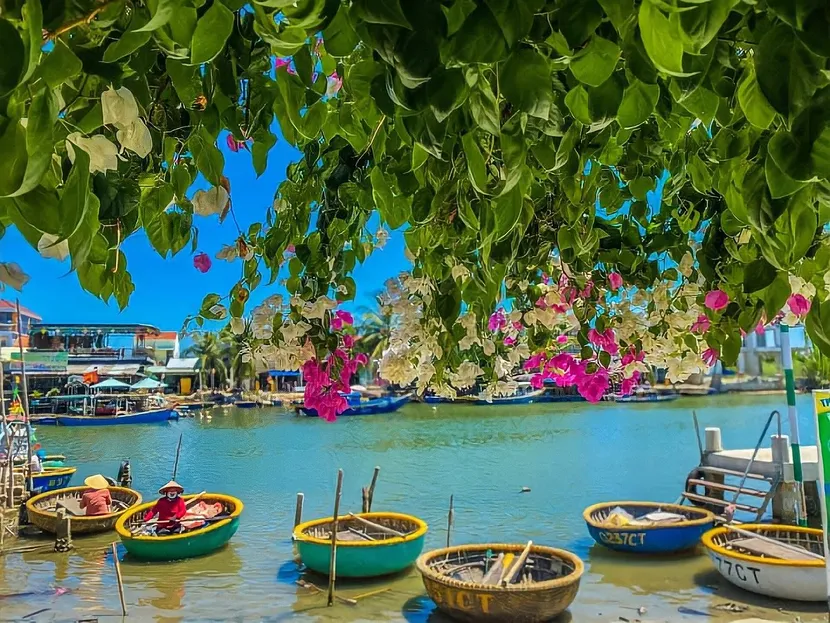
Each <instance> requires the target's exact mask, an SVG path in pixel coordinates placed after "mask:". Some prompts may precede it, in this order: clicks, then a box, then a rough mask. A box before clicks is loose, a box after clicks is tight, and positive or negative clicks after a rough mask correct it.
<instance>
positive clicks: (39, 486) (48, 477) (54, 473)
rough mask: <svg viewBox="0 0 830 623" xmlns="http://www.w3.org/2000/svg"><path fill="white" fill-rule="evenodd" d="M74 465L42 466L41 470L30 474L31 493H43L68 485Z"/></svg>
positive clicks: (73, 471)
mask: <svg viewBox="0 0 830 623" xmlns="http://www.w3.org/2000/svg"><path fill="white" fill-rule="evenodd" d="M75 471H76V468H74V467H44V468H43V471H42V472H38V473H36V474H32V493H45V492H46V491H55V490H56V489H65V488H66V487H68V486H69V482H70V481H71V480H72V476H73V475H74V474H75Z"/></svg>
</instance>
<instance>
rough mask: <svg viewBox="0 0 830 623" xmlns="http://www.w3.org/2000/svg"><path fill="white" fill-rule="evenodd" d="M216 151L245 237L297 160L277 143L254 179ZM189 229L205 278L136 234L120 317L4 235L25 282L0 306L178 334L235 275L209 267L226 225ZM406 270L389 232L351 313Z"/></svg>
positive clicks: (238, 160)
mask: <svg viewBox="0 0 830 623" xmlns="http://www.w3.org/2000/svg"><path fill="white" fill-rule="evenodd" d="M278 136H279V134H278ZM219 145H220V147H221V148H222V150H223V153H224V155H225V175H226V176H227V177H228V179H230V182H231V197H232V199H233V206H234V212H235V213H236V218H237V220H238V221H239V225H240V227H242V229H243V230H247V228H248V226H249V225H250V224H251V223H253V222H256V221H261V220H262V219H263V218H264V215H265V210H266V208H267V207H268V206H269V205H271V202H272V201H273V197H274V192H275V190H276V188H277V186H279V184H280V182H281V181H282V180H283V179H285V169H286V166H287V165H288V164H289V163H290V162H291V161H292V160H293V159H294V158H296V157H298V152H296V151H295V150H294V149H293V148H291V147H290V146H289V145H287V144H286V143H285V141H283V140H282V137H281V136H280V137H279V140H278V142H277V145H276V146H275V147H274V148H273V149H272V150H271V154H270V157H269V159H268V169H267V170H266V172H265V173H264V174H263V175H262V177H260V178H259V179H257V177H256V175H255V174H254V170H253V167H252V166H251V156H250V154H249V153H248V152H247V151H239V152H238V153H233V152H231V151H230V150H228V149H227V148H226V146H225V141H224V136H221V137H220V140H219ZM195 221H196V225H197V227H198V229H199V244H198V248H197V253H198V252H199V251H204V252H205V253H207V254H208V255H209V256H210V257H211V259H212V260H213V266H212V268H211V269H210V271H208V272H207V273H205V274H202V273H200V272H199V271H197V270H196V269H195V268H194V267H193V256H192V255H191V254H190V246H188V247H187V248H186V249H185V250H183V251H182V252H180V253H179V254H178V255H176V256H175V257H173V258H170V257H168V258H167V259H163V258H162V257H161V256H159V254H158V253H156V252H155V250H153V248H152V247H151V246H150V244H149V242H148V241H147V239H146V237H145V236H144V234H143V232H137V233H136V234H133V235H132V236H130V237H129V238H128V239H127V240H126V241H125V242H124V244H123V247H122V249H123V250H124V253H125V254H126V256H127V266H128V270H129V271H130V273H131V274H132V278H133V283H134V284H135V288H136V289H135V292H134V293H133V296H132V298H131V299H130V303H129V305H128V306H127V308H126V309H125V310H124V311H123V312H121V311H119V309H118V305H117V304H116V303H115V301H114V300H112V301H110V302H109V304H106V303H104V302H102V301H101V300H100V299H97V298H95V297H94V296H92V295H91V294H89V293H87V292H85V291H84V290H83V289H82V288H81V286H80V285H79V284H78V278H77V276H76V275H75V274H74V273H71V272H70V266H69V260H67V261H65V262H58V261H57V260H52V259H50V260H47V259H44V258H42V257H41V256H40V255H39V254H38V252H37V251H36V250H35V249H33V248H32V247H31V246H29V244H28V243H27V242H26V241H25V240H24V239H23V237H22V236H21V235H20V234H19V233H18V232H17V230H15V229H13V228H10V229H9V230H8V231H7V232H6V234H5V236H4V237H3V238H2V239H0V261H4V262H17V263H18V264H20V266H21V267H22V268H23V270H24V271H25V272H26V273H28V274H29V275H30V277H31V280H30V281H29V283H28V284H27V285H26V286H25V287H24V288H23V292H22V293H18V292H17V291H15V290H12V289H10V288H7V289H6V290H5V291H4V292H0V298H6V299H10V300H14V298H15V296H18V297H19V298H20V304H21V305H24V306H26V307H28V308H29V309H32V310H34V311H35V312H37V313H38V314H40V315H41V316H42V317H43V319H44V321H45V322H73V323H84V322H88V323H101V322H125V323H133V322H134V323H146V324H152V325H155V326H157V327H159V328H160V329H163V330H168V331H173V330H179V329H181V327H182V322H183V321H184V319H185V317H187V316H188V315H190V314H193V313H195V312H197V311H198V310H199V307H200V305H201V302H202V298H203V297H204V296H205V295H206V294H208V293H210V292H217V293H220V294H222V295H224V294H226V293H227V292H228V290H229V289H230V287H231V286H232V285H233V284H234V283H236V281H237V279H238V278H239V275H240V271H241V270H242V264H241V263H240V262H238V261H237V262H233V263H230V262H225V261H223V260H216V259H214V256H215V255H216V253H217V251H219V249H220V248H221V247H222V245H223V244H228V243H231V242H233V240H234V239H235V238H236V228H235V227H234V224H233V221H232V219H230V218H228V219H226V220H225V222H224V223H223V224H222V225H220V224H219V222H218V220H217V217H215V216H214V217H211V218H202V217H195ZM408 266H409V263H408V261H407V260H406V258H405V257H404V242H403V236H402V235H401V234H400V233H399V232H392V234H391V236H390V238H389V242H388V243H387V245H386V247H385V248H384V249H382V250H378V251H375V253H374V254H373V255H372V256H371V257H369V258H368V259H367V260H366V262H365V264H363V265H362V266H361V265H359V266H358V267H357V268H356V269H355V271H354V273H353V276H354V279H355V282H356V283H357V296H356V300H355V301H354V303H352V304H351V305H350V307H351V308H352V309H353V310H354V309H355V308H359V307H361V306H363V305H370V304H371V301H372V295H373V294H374V293H375V292H377V291H378V290H380V289H381V288H382V287H383V283H384V281H386V279H388V278H389V277H392V276H395V275H397V274H398V273H400V272H401V271H403V270H406V269H407V268H408ZM275 292H284V290H283V289H282V288H281V287H280V286H279V285H278V284H274V285H273V286H268V287H266V286H264V285H261V286H260V287H259V288H258V289H257V291H255V292H254V294H253V295H252V302H253V303H254V304H256V303H258V302H259V301H260V300H262V299H264V298H265V297H266V296H268V295H270V294H274V293H275ZM249 309H250V306H249Z"/></svg>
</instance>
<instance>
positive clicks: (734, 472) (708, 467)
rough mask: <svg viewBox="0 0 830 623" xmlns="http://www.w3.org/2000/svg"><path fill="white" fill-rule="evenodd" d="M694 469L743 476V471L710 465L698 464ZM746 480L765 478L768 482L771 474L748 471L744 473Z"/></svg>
mask: <svg viewBox="0 0 830 623" xmlns="http://www.w3.org/2000/svg"><path fill="white" fill-rule="evenodd" d="M695 469H696V470H698V471H701V472H706V473H707V474H721V475H723V476H736V477H737V478H743V477H744V473H743V472H739V471H737V470H734V469H724V468H723V467H712V466H711V465H698V466H697V467H696V468H695ZM746 477H747V479H748V480H766V481H768V482H770V481H772V477H771V476H764V475H763V474H753V473H749V474H747V475H746Z"/></svg>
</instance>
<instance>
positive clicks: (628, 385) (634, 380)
mask: <svg viewBox="0 0 830 623" xmlns="http://www.w3.org/2000/svg"><path fill="white" fill-rule="evenodd" d="M639 384H640V371H639V370H635V371H634V373H633V374H632V375H631V376H630V377H628V378H624V379H623V381H622V383H620V393H621V394H622V395H623V396H630V395H631V393H632V392H633V391H634V390H635V389H636V388H637V385H639Z"/></svg>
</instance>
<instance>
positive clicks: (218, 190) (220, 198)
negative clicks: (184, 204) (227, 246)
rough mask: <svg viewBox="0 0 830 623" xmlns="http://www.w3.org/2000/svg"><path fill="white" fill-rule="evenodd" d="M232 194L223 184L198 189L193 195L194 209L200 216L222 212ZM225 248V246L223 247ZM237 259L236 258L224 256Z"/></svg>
mask: <svg viewBox="0 0 830 623" xmlns="http://www.w3.org/2000/svg"><path fill="white" fill-rule="evenodd" d="M229 200H230V195H229V194H228V191H227V190H225V189H224V188H222V187H221V186H214V187H213V188H211V189H210V190H197V191H196V194H195V195H193V211H194V212H195V213H196V214H198V215H199V216H213V215H214V214H222V212H223V211H224V210H225V207H226V206H227V205H228V201H229ZM223 250H224V248H223ZM223 259H229V260H230V259H236V258H223Z"/></svg>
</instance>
